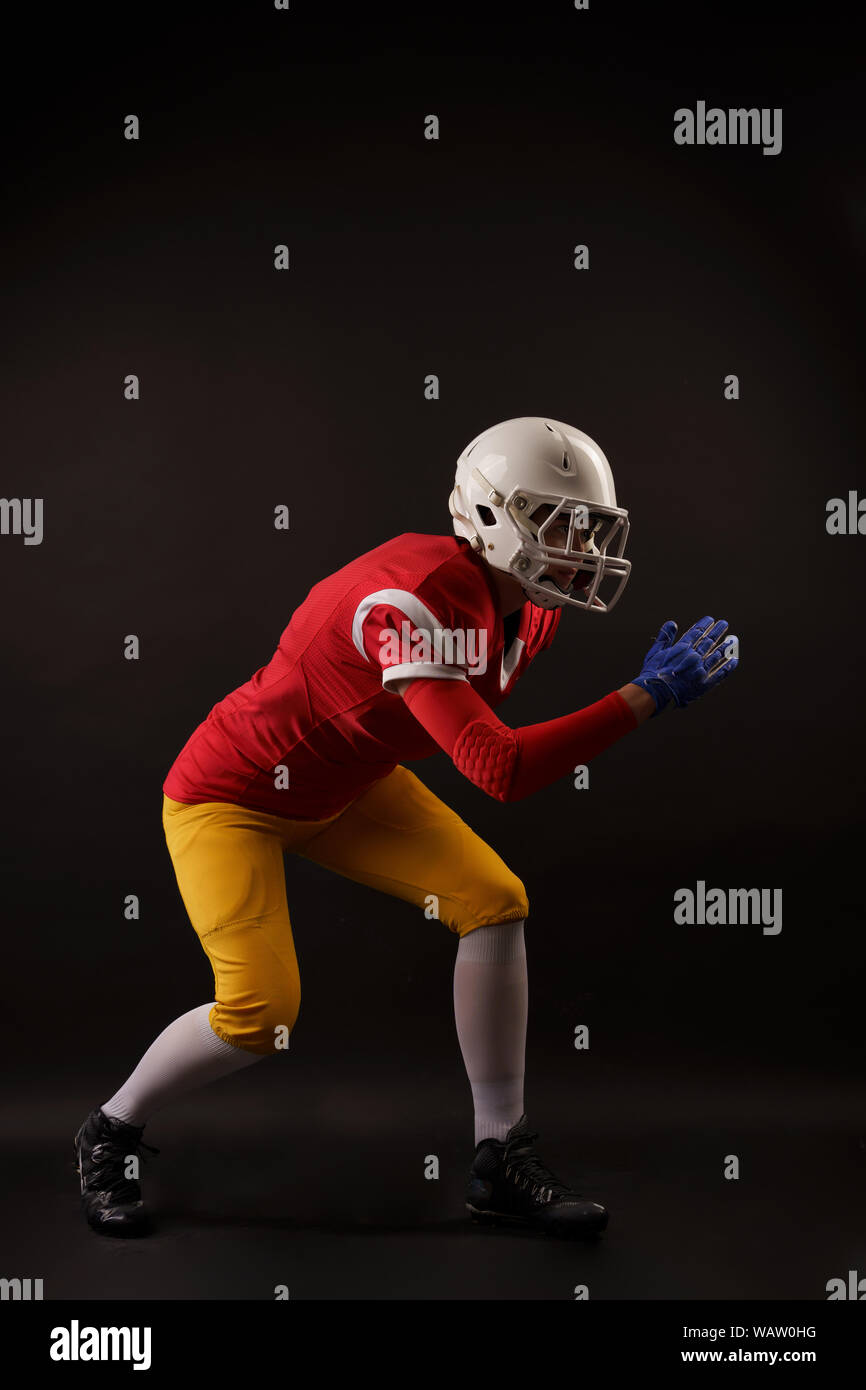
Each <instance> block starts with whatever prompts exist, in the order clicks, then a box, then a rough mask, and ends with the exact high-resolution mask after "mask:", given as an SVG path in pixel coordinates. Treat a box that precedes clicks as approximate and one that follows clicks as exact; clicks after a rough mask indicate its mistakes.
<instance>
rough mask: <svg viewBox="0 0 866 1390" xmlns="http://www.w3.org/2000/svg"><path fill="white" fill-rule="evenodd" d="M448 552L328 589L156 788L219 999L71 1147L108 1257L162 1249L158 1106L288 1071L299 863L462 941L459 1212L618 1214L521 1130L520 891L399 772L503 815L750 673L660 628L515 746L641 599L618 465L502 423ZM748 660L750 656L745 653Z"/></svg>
mask: <svg viewBox="0 0 866 1390" xmlns="http://www.w3.org/2000/svg"><path fill="white" fill-rule="evenodd" d="M449 506H450V512H451V516H452V518H453V530H454V534H453V535H447V536H445V535H421V534H405V535H400V536H397V537H395V538H394V539H393V540H389V541H386V542H385V544H383V545H379V546H377V547H376V548H375V549H374V550H371V551H369V552H368V553H367V554H365V555H361V556H360V557H359V558H358V559H356V560H353V561H352V562H351V563H350V564H348V565H346V566H344V567H343V568H342V569H340V570H338V571H337V572H336V573H335V574H332V575H329V576H328V577H327V578H325V579H322V580H321V581H320V582H319V583H317V584H315V585H314V586H313V588H312V589H311V590H310V592H309V594H308V595H307V597H306V599H305V600H304V601H303V603H301V604H300V606H299V607H298V608H297V609H296V610H295V612H294V613H293V615H292V618H291V621H290V622H289V625H288V627H287V628H286V629H285V631H284V632H283V634H282V636H281V638H280V641H279V646H278V647H277V650H276V651H275V653H274V654H273V656H272V657H271V659H270V661H268V663H267V664H266V665H264V666H262V668H261V669H260V670H258V671H257V672H256V673H255V675H254V676H252V678H251V679H250V680H249V681H247V682H246V684H244V685H242V686H240V687H239V688H238V689H237V690H234V691H233V692H232V693H231V694H229V695H227V696H226V697H225V698H224V699H222V700H221V701H220V702H219V703H218V704H216V705H215V706H214V708H213V709H212V710H211V711H210V714H209V715H208V716H207V718H206V719H205V720H204V721H203V722H202V723H201V724H200V725H199V726H198V728H196V729H195V731H194V732H193V734H192V736H191V737H190V738H189V740H188V741H187V743H186V745H185V746H184V748H183V749H182V751H181V752H180V754H179V756H178V757H177V759H176V761H175V762H174V764H173V766H172V767H171V770H170V771H169V773H168V776H167V778H166V780H165V782H164V784H163V793H164V801H163V825H164V829H165V835H166V841H167V845H168V850H169V853H170V855H171V859H172V863H173V866H174V870H175V874H176V877H177V883H178V887H179V890H180V894H181V897H182V899H183V902H184V904H185V907H186V910H187V912H188V914H189V917H190V921H191V923H192V926H193V927H194V929H195V931H196V933H197V935H198V937H199V940H200V941H201V945H202V947H203V949H204V951H205V953H206V954H207V956H208V959H209V961H210V963H211V965H212V967H213V972H214V982H215V988H214V999H213V1000H212V1001H209V1002H207V1003H204V1004H201V1005H199V1006H198V1007H196V1008H193V1009H191V1010H190V1011H189V1012H188V1013H185V1014H183V1015H182V1016H181V1017H180V1018H177V1019H176V1020H175V1021H174V1022H173V1023H171V1024H169V1026H168V1027H167V1028H166V1029H165V1030H164V1031H163V1032H162V1033H161V1034H160V1035H159V1036H158V1037H157V1038H156V1040H155V1042H154V1043H153V1044H152V1045H151V1047H150V1048H149V1049H148V1051H147V1052H146V1053H145V1054H144V1056H143V1057H142V1058H141V1061H140V1062H139V1063H138V1065H137V1067H136V1068H135V1070H134V1071H133V1072H132V1075H131V1076H130V1077H129V1079H128V1080H127V1081H125V1082H124V1084H123V1085H122V1086H121V1087H120V1089H119V1090H118V1091H117V1092H116V1093H115V1094H114V1095H113V1096H111V1098H110V1099H108V1100H106V1101H105V1102H103V1104H102V1105H101V1106H98V1107H97V1108H95V1109H94V1110H92V1111H91V1112H90V1114H89V1115H88V1116H87V1117H86V1119H85V1120H84V1122H83V1123H82V1125H81V1127H80V1129H79V1130H78V1133H77V1134H76V1136H75V1139H74V1151H75V1163H76V1169H77V1171H78V1172H79V1174H80V1180H81V1181H80V1185H81V1201H82V1205H83V1209H84V1212H85V1214H86V1216H87V1220H88V1222H89V1224H90V1226H91V1227H92V1228H93V1229H94V1230H95V1231H97V1232H99V1233H100V1234H103V1235H115V1236H134V1235H139V1234H141V1233H142V1232H144V1231H146V1230H147V1229H148V1224H149V1223H148V1217H147V1213H146V1209H145V1207H144V1205H143V1202H142V1197H141V1188H140V1184H139V1182H138V1179H137V1177H134V1176H130V1175H128V1174H130V1173H135V1172H136V1171H137V1169H135V1168H132V1169H129V1168H128V1167H127V1160H128V1159H129V1157H130V1156H131V1155H133V1154H136V1155H137V1154H138V1152H139V1150H140V1149H141V1148H147V1149H150V1151H151V1152H158V1151H157V1150H153V1149H152V1148H151V1146H150V1145H146V1144H144V1143H143V1141H142V1133H143V1130H144V1126H145V1123H146V1122H147V1121H148V1120H149V1118H150V1116H151V1115H152V1114H153V1113H154V1112H155V1111H157V1110H159V1109H161V1108H162V1107H164V1106H166V1105H168V1104H170V1103H171V1102H174V1101H176V1100H177V1099H178V1098H180V1097H181V1096H183V1095H185V1094H186V1093H188V1092H189V1091H190V1090H191V1089H192V1088H193V1087H198V1086H200V1085H203V1084H204V1083H206V1082H209V1081H212V1080H214V1079H215V1078H217V1077H220V1076H225V1075H227V1074H228V1073H230V1072H232V1071H235V1070H239V1069H241V1068H245V1067H248V1066H251V1065H252V1064H253V1063H255V1062H256V1061H258V1060H259V1059H260V1058H262V1057H268V1056H271V1055H273V1054H274V1052H275V1051H279V1050H281V1049H284V1048H285V1046H286V1043H287V1039H288V1036H289V1034H290V1033H291V1031H292V1029H293V1027H294V1024H295V1020H296V1018H297V1016H298V1010H299V1005H300V981H299V975H298V965H297V960H296V956H295V948H294V942H293V938H292V928H291V923H290V919H289V910H288V903H287V898H286V880H285V871H284V860H283V856H284V854H285V853H291V854H296V855H300V856H302V857H303V858H306V859H310V860H312V861H314V862H315V863H317V864H320V865H323V866H324V867H325V868H327V869H331V870H333V871H334V872H335V873H338V874H341V875H343V876H344V877H347V878H350V879H354V880H355V881H357V882H358V883H362V884H366V885H368V886H369V887H372V888H377V889H379V890H380V891H381V892H383V893H389V894H392V895H393V896H395V897H398V898H402V899H404V900H405V901H406V902H407V903H410V904H412V905H413V906H414V907H415V908H416V909H418V910H419V911H420V910H423V911H425V913H426V914H427V916H428V917H435V918H436V919H437V920H438V921H439V922H441V923H442V924H443V926H444V927H445V928H447V929H448V930H449V931H451V932H453V933H454V935H455V936H456V937H457V938H458V945H457V949H456V959H455V965H454V978H453V1006H454V1015H455V1022H456V1029H457V1037H458V1041H459V1046H460V1049H461V1053H462V1057H463V1061H464V1063H465V1067H466V1073H467V1077H468V1080H469V1085H470V1088H471V1093H472V1100H473V1106H474V1119H475V1135H474V1138H475V1153H474V1158H473V1160H472V1163H471V1169H470V1172H469V1179H468V1187H467V1194H466V1206H467V1209H468V1211H469V1212H470V1214H471V1216H472V1218H473V1219H475V1220H511V1221H516V1222H518V1223H521V1224H524V1225H531V1226H535V1227H538V1228H539V1229H542V1230H544V1231H546V1232H549V1233H551V1234H556V1235H563V1236H587V1235H590V1236H591V1235H596V1234H598V1233H599V1232H600V1231H602V1230H603V1229H604V1228H605V1226H606V1225H607V1221H608V1213H607V1211H606V1209H605V1207H604V1206H603V1205H602V1204H601V1203H600V1202H598V1201H596V1200H594V1199H592V1198H590V1197H589V1196H587V1195H586V1194H582V1193H579V1192H576V1191H574V1190H572V1189H571V1188H570V1187H569V1186H568V1185H567V1184H566V1183H564V1182H562V1181H560V1179H559V1178H557V1177H556V1175H555V1174H554V1173H552V1172H551V1171H550V1170H549V1169H548V1168H547V1167H546V1165H545V1164H544V1163H543V1162H542V1160H541V1158H540V1156H539V1154H538V1152H537V1150H536V1148H535V1145H534V1142H533V1141H534V1140H535V1139H536V1138H537V1137H538V1133H537V1131H536V1130H533V1129H531V1127H530V1124H529V1120H528V1117H527V1115H526V1113H525V1111H524V1096H523V1083H524V1057H525V1044H526V1028H527V1010H528V992H527V972H526V949H525V941H524V923H525V921H526V918H527V915H528V912H529V903H528V900H527V897H526V892H525V889H524V886H523V883H522V882H521V880H520V878H519V877H518V876H517V875H516V874H515V873H514V872H513V871H512V869H510V868H509V867H508V866H507V865H506V864H505V863H504V862H503V861H502V859H501V858H500V857H499V855H498V854H497V853H496V852H495V850H493V849H492V848H491V847H490V846H489V845H487V844H486V843H485V842H484V841H483V840H482V839H481V838H480V837H479V836H478V835H476V834H475V833H474V832H473V831H472V830H471V829H470V827H469V826H468V825H467V824H466V822H465V821H463V820H462V819H461V818H460V817H459V816H458V815H456V814H455V813H454V811H452V810H450V809H449V808H448V806H446V805H445V804H444V803H443V802H442V801H440V800H439V798H438V797H436V796H434V795H433V794H432V793H431V792H430V791H429V790H428V789H427V788H426V787H425V786H424V784H423V783H422V782H421V781H420V780H419V778H418V777H416V776H415V774H414V773H413V772H411V771H409V770H408V769H407V768H406V767H404V766H403V762H404V760H414V759H419V758H424V757H428V756H430V755H431V754H433V753H435V752H436V751H437V750H438V749H442V750H443V751H444V752H445V753H447V754H448V756H449V757H450V758H451V760H452V762H453V764H454V766H455V767H456V768H457V769H458V770H459V772H460V773H461V774H462V775H463V776H464V777H466V778H467V779H468V780H469V781H471V782H472V783H473V784H474V785H475V786H476V787H478V788H480V789H481V790H482V791H483V792H485V793H486V794H487V795H488V796H490V797H493V798H494V799H495V800H497V801H501V802H511V801H517V800H521V799H523V798H524V797H527V796H529V795H532V794H533V793H536V792H540V791H542V790H543V789H544V788H545V787H547V786H549V785H550V784H551V783H553V782H555V781H556V780H557V779H558V778H560V777H564V776H566V775H570V774H571V773H572V771H573V769H574V768H575V767H576V766H577V765H578V764H586V763H588V762H589V761H590V760H591V759H592V758H594V757H596V756H597V755H598V754H599V753H601V752H602V751H603V750H604V749H605V748H607V747H609V746H610V745H611V744H612V743H613V742H614V741H615V740H617V739H620V738H622V737H624V736H625V735H626V734H628V733H630V732H631V731H632V730H634V729H636V728H637V726H638V725H639V724H642V723H643V722H644V721H645V720H647V719H649V718H652V717H654V716H656V715H658V714H659V713H661V711H662V710H664V709H666V708H668V707H670V706H674V707H676V708H680V709H681V708H683V707H684V706H686V705H688V704H690V703H691V702H692V701H693V700H696V699H697V698H698V697H699V696H701V695H704V694H705V693H706V692H707V691H709V690H711V689H712V688H713V687H714V686H716V685H718V684H719V682H720V681H722V680H724V679H725V678H726V677H727V676H728V675H729V674H730V673H731V672H732V671H733V670H734V669H735V668H736V666H737V658H736V655H735V654H734V648H732V647H731V646H730V645H729V643H731V641H732V639H730V638H728V639H725V634H726V632H727V623H726V622H724V621H722V620H720V621H714V620H713V619H712V618H711V617H705V618H702V619H701V620H700V621H699V622H697V623H695V624H694V626H692V627H690V628H689V629H688V631H686V632H685V634H684V635H683V636H682V637H678V636H677V627H676V624H675V623H674V622H673V621H667V622H665V623H664V624H663V625H662V627H661V630H660V632H659V634H658V637H657V638H656V640H655V641H654V642H653V644H652V646H651V647H650V649H649V651H648V652H647V655H646V656H645V658H644V660H643V663H642V664H641V666H640V667H639V669H638V672H637V674H636V675H635V677H634V679H632V680H629V681H626V682H625V683H624V684H623V685H622V686H621V687H619V689H617V690H612V691H610V692H609V693H606V694H604V695H603V696H602V698H601V699H599V700H597V701H596V702H595V703H594V704H591V705H589V706H588V707H586V708H585V709H579V710H576V711H573V712H570V713H567V714H563V715H560V716H559V717H557V718H553V719H549V720H547V721H545V722H543V723H537V724H530V725H526V726H523V727H521V728H512V727H510V726H509V725H508V724H505V723H503V722H502V721H501V720H500V719H499V717H498V715H497V714H496V713H495V710H496V708H497V707H498V706H499V705H501V704H502V702H503V701H504V700H505V699H506V698H507V696H508V695H509V694H510V693H511V691H512V690H513V689H514V687H515V685H516V683H517V682H518V681H519V680H521V679H522V677H523V676H524V675H525V673H526V672H527V670H528V669H529V667H530V666H531V664H532V662H533V661H534V660H535V658H536V657H537V656H538V654H539V653H540V652H542V651H544V650H545V648H546V647H549V646H550V643H551V642H552V640H553V638H554V635H555V633H556V631H557V628H558V626H559V622H560V619H561V616H562V610H563V609H564V608H576V609H578V610H580V611H581V612H583V613H587V614H596V615H601V614H605V613H609V612H610V611H611V610H612V609H613V607H614V606H615V604H616V602H617V601H618V600H619V598H620V595H621V594H622V591H623V588H624V586H625V584H626V582H627V580H628V578H629V572H630V568H631V565H630V562H629V561H628V560H627V559H626V558H625V554H624V552H625V545H626V540H627V537H628V530H629V521H628V513H627V511H626V510H625V509H624V508H622V507H619V506H618V505H617V500H616V493H615V490H614V481H613V476H612V474H611V469H610V466H609V464H608V461H607V459H606V458H605V456H604V454H603V453H602V451H601V449H600V448H599V446H598V445H597V444H596V443H594V442H593V440H592V439H590V438H589V437H588V436H587V435H586V434H584V433H582V432H581V431H580V430H579V429H575V428H574V427H573V426H571V425H567V424H565V423H563V422H562V421H560V420H553V419H547V418H543V417H534V416H528V417H522V418H519V419H514V420H507V421H505V422H504V423H501V424H498V425H493V426H491V427H490V428H489V429H486V430H485V431H483V433H481V434H480V435H478V436H477V438H475V439H473V440H472V441H471V443H470V444H469V445H467V447H466V448H465V449H464V451H463V453H462V454H461V455H460V458H459V459H458V462H457V472H456V477H455V482H454V488H453V491H452V493H451V498H450V503H449ZM734 647H735V644H734Z"/></svg>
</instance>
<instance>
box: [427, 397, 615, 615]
mask: <svg viewBox="0 0 866 1390" xmlns="http://www.w3.org/2000/svg"><path fill="white" fill-rule="evenodd" d="M484 444H487V445H488V447H487V448H486V449H485V448H484V447H483V445H484ZM551 484H552V485H553V486H551ZM560 489H561V490H560ZM449 507H450V511H451V515H452V517H453V518H454V530H455V533H456V534H457V535H458V536H462V537H464V538H465V539H467V540H469V542H470V544H471V545H472V547H473V549H474V550H476V551H477V552H478V553H479V554H481V555H483V557H484V559H485V560H486V562H487V563H488V564H489V565H490V566H491V567H492V568H494V569H497V570H499V571H500V572H501V573H504V574H507V575H509V577H511V578H512V579H514V580H516V581H517V583H519V584H520V586H521V588H522V590H523V593H524V595H525V596H526V597H527V598H529V599H531V601H532V602H533V603H534V604H536V605H537V606H538V607H540V608H561V607H575V608H581V609H584V610H585V611H587V612H591V613H609V612H610V611H611V609H612V608H613V607H614V605H615V604H616V603H617V601H618V600H619V598H620V596H621V594H622V591H623V589H624V588H625V585H626V583H627V582H628V578H629V574H630V572H631V563H630V561H628V560H626V559H625V558H624V551H625V545H626V541H627V539H628V533H629V521H628V512H627V511H626V510H625V509H624V508H622V507H617V505H616V493H615V491H614V485H613V475H612V473H611V471H610V465H609V464H608V462H607V459H606V458H605V456H604V454H603V453H602V452H601V450H600V449H599V447H598V445H597V444H595V443H594V441H593V440H591V439H590V438H589V436H588V435H585V434H583V433H582V432H581V431H580V430H576V429H574V427H573V426H570V425H566V424H564V423H563V422H561V421H554V420H550V419H546V418H544V417H540V416H525V417H523V418H521V419H517V420H508V421H505V422H504V423H503V424H502V425H494V426H492V427H491V428H490V429H488V430H485V431H484V433H483V434H482V435H479V436H478V438H477V439H476V440H473V441H472V443H471V444H470V445H468V446H467V448H466V449H465V450H464V452H463V454H461V456H460V459H459V460H458V463H457V476H456V479H455V486H454V491H453V492H452V494H451V499H450V502H449ZM545 512H546V513H547V515H545V514H544V513H545Z"/></svg>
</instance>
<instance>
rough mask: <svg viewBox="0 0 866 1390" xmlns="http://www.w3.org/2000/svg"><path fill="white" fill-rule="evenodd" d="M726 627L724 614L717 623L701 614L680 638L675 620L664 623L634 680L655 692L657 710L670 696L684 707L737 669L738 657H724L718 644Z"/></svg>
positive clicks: (653, 694) (722, 649)
mask: <svg viewBox="0 0 866 1390" xmlns="http://www.w3.org/2000/svg"><path fill="white" fill-rule="evenodd" d="M727 630H728V624H727V623H726V622H725V620H724V619H723V618H720V619H719V621H718V622H717V623H714V622H713V620H712V618H701V620H700V622H697V623H695V624H694V626H693V627H690V628H689V630H688V632H686V633H684V635H683V636H682V637H681V638H680V639H679V641H678V642H677V641H675V640H674V639H675V638H676V635H677V625H676V623H675V622H673V621H672V620H670V619H669V620H668V621H667V622H666V623H664V624H663V625H662V628H661V630H660V632H659V635H658V637H657V638H656V640H655V642H654V643H653V645H652V646H651V647H650V649H649V651H648V652H647V654H646V656H645V657H644V662H643V667H642V668H641V673H640V675H639V676H638V677H637V678H636V680H634V681H633V682H632V684H633V685H639V686H640V687H641V689H642V690H646V691H648V692H649V694H650V695H652V697H653V699H654V701H655V706H656V708H655V714H660V713H661V711H662V710H663V709H664V707H665V705H667V704H668V703H669V701H671V700H673V702H674V704H675V705H676V706H677V708H678V709H683V708H684V707H685V706H686V705H690V704H691V703H692V701H693V700H697V699H698V698H699V696H701V695H704V694H705V693H706V692H707V691H708V690H712V689H713V687H714V686H716V685H718V684H719V681H722V680H724V679H725V677H726V676H729V675H730V674H731V672H732V671H735V670H736V668H737V666H738V665H739V664H740V663H739V661H738V659H737V657H735V656H732V657H729V658H728V659H727V660H725V652H724V648H723V647H720V646H719V643H720V642H721V640H722V638H723V637H724V635H725V633H726V632H727ZM729 640H730V639H729ZM655 714H654V715H653V716H652V717H653V718H655Z"/></svg>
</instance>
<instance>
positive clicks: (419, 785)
mask: <svg viewBox="0 0 866 1390" xmlns="http://www.w3.org/2000/svg"><path fill="white" fill-rule="evenodd" d="M162 822H163V826H164V828H165V838H166V843H167V845H168V851H169V854H170V855H171V859H172V863H173V865H174V871H175V874H176V876H177V884H178V888H179V889H180V895H181V897H182V898H183V901H184V905H185V907H186V910H187V912H188V913H189V918H190V921H191V922H192V925H193V927H194V928H195V931H196V933H197V935H198V937H199V940H200V941H201V944H202V946H203V948H204V950H205V953H206V955H207V957H208V959H209V961H210V963H211V965H212V967H213V972H214V981H215V990H214V998H215V999H216V1003H215V1004H214V1007H213V1009H212V1010H211V1012H210V1015H209V1018H210V1023H211V1027H212V1028H213V1029H214V1032H215V1033H217V1035H218V1036H219V1037H221V1038H222V1039H224V1041H226V1042H229V1043H232V1044H234V1046H236V1047H244V1048H247V1049H248V1050H249V1051H251V1052H257V1053H261V1054H263V1055H269V1054H271V1053H272V1052H273V1051H274V1042H275V1038H276V1037H277V1036H278V1030H281V1029H288V1031H289V1032H291V1029H292V1027H293V1026H294V1023H295V1020H296V1019H297V1016H298V1011H299V1009H300V1003H301V982H300V975H299V972H298V962H297V957H296V955H295V945H294V940H293V938H292V927H291V922H290V920H289V909H288V903H287V900H286V879H285V870H284V865H283V854H284V853H285V852H290V853H292V854H298V855H300V856H301V857H302V858H304V859H311V860H312V861H313V862H314V863H316V864H321V865H322V866H323V867H324V868H326V869H332V870H333V871H334V872H335V873H338V874H341V875H342V876H343V877H344V878H351V879H354V880H355V882H356V883H363V884H366V885H367V886H368V887H370V888H378V889H380V891H381V892H383V893H389V894H391V895H392V896H393V897H396V898H403V899H404V900H405V901H406V902H409V903H412V904H414V906H415V907H417V908H419V909H422V910H425V911H426V912H427V914H428V915H429V916H430V917H431V918H432V917H435V918H437V919H438V920H439V921H440V922H444V923H445V925H446V926H447V927H448V928H449V929H450V930H451V931H453V932H455V933H456V934H457V935H458V936H464V935H465V934H466V933H467V932H469V931H473V930H474V929H475V927H483V926H486V925H488V924H490V923H494V922H514V921H518V920H519V919H521V918H525V917H526V916H527V915H528V913H529V903H528V901H527V898H526V892H525V889H524V887H523V884H522V883H521V881H520V879H519V878H517V877H516V876H515V875H514V874H513V873H512V872H511V870H510V869H509V868H508V867H507V866H506V865H505V864H504V863H503V861H502V860H501V859H500V857H499V855H498V854H496V853H495V851H494V850H492V849H491V848H490V846H489V845H486V844H485V843H484V841H483V840H482V839H481V838H480V837H479V836H478V835H476V834H475V832H474V831H473V830H470V828H469V826H468V825H466V823H465V822H464V821H462V820H461V819H460V817H459V816H458V815H456V814H455V812H454V811H452V810H450V809H449V808H448V807H447V806H446V805H445V803H444V802H442V801H440V800H439V798H438V797H437V796H434V795H433V793H432V792H431V791H428V789H427V788H426V787H425V786H424V784H423V782H421V781H419V779H418V778H417V777H416V776H415V774H414V773H413V772H410V771H409V769H408V768H405V767H396V768H395V769H394V771H393V772H392V773H390V774H389V775H388V776H387V777H384V778H382V780H381V781H380V782H377V783H376V784H375V785H374V786H373V787H371V788H370V789H369V790H368V791H366V792H363V793H362V794H361V796H359V797H358V798H357V800H355V801H353V802H352V803H351V805H349V806H347V807H346V808H345V810H343V811H340V812H338V813H337V815H335V816H331V817H329V818H328V819H327V820H321V821H299V820H285V819H283V818H282V817H281V816H272V815H267V814H265V813H264V812H261V811H249V810H247V809H246V808H245V807H243V806H235V805H233V804H230V803H229V802H225V801H206V802H203V803H202V804H200V805H188V804H187V803H185V802H180V801H172V800H171V798H170V797H167V796H164V798H163V814H162Z"/></svg>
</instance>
